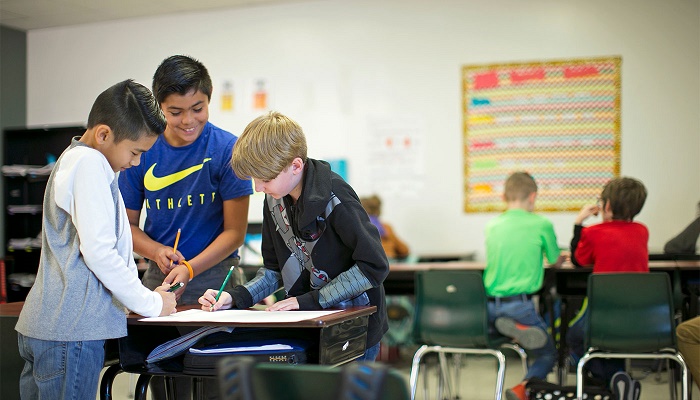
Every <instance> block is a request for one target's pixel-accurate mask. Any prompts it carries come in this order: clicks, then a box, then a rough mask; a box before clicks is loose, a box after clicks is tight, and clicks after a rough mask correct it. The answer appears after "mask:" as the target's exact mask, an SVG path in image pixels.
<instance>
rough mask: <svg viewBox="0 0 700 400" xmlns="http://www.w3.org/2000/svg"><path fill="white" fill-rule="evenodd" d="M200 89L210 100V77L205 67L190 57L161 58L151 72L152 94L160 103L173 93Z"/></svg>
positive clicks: (185, 92)
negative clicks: (153, 71) (156, 67)
mask: <svg viewBox="0 0 700 400" xmlns="http://www.w3.org/2000/svg"><path fill="white" fill-rule="evenodd" d="M192 90H194V91H200V92H202V93H204V94H205V95H207V99H209V100H211V90H212V84H211V78H210V77H209V71H207V68H206V67H205V66H204V64H202V63H201V62H199V61H198V60H195V59H194V58H192V57H189V56H183V55H176V56H170V57H168V58H166V59H165V60H163V62H162V63H160V65H159V66H158V69H156V72H155V74H153V94H154V95H155V97H156V100H157V101H158V104H161V103H163V102H164V101H165V99H166V98H167V97H168V96H170V95H171V94H173V93H177V94H179V95H185V94H187V93H189V92H190V91H192Z"/></svg>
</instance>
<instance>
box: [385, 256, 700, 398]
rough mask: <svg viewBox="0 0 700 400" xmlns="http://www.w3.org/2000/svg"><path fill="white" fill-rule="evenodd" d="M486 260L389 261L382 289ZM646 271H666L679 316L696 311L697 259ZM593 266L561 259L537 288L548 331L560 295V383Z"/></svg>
mask: <svg viewBox="0 0 700 400" xmlns="http://www.w3.org/2000/svg"><path fill="white" fill-rule="evenodd" d="M485 268H486V263H484V262H478V261H455V262H445V263H415V264H408V263H393V264H390V265H389V275H388V276H387V278H386V280H385V281H384V289H385V291H386V294H387V295H413V293H414V277H415V273H416V271H426V270H433V269H441V270H445V269H447V270H450V269H457V270H472V271H483V270H484V269H485ZM649 269H650V271H664V272H667V273H669V275H670V278H671V282H672V288H673V291H674V304H675V305H676V307H677V308H680V309H681V311H682V315H683V319H689V318H691V317H693V316H695V315H698V314H699V312H698V302H699V301H700V300H699V298H698V295H699V292H698V289H700V261H699V260H683V259H678V258H675V259H669V260H654V261H649ZM592 271H593V268H576V267H574V266H573V265H572V264H571V263H570V262H566V263H564V265H563V266H562V267H561V268H552V267H545V277H544V284H543V288H542V290H541V291H540V295H541V296H542V299H543V302H544V304H545V309H546V312H548V313H549V316H550V318H549V320H550V321H551V329H552V332H555V326H554V321H555V318H554V314H555V313H554V304H555V301H554V300H555V297H558V298H560V299H561V302H560V307H561V308H560V310H559V314H560V316H561V317H560V321H561V323H560V328H559V336H558V338H559V339H558V340H556V335H555V343H556V345H557V353H558V354H557V367H558V368H557V371H558V372H559V383H560V384H564V382H565V377H566V372H567V370H568V366H567V357H568V348H567V347H566V329H567V327H568V323H569V321H570V320H571V318H573V315H572V314H573V311H575V310H573V309H572V307H569V306H570V305H571V304H573V303H574V302H576V301H578V300H582V299H583V298H584V297H585V296H586V290H587V285H588V275H590V274H591V272H592Z"/></svg>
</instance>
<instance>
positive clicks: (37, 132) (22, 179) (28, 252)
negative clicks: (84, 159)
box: [2, 126, 85, 302]
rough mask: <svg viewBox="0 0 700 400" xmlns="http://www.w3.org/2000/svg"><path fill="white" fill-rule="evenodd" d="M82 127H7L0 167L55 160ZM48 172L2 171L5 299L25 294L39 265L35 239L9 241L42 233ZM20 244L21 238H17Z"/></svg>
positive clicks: (20, 297) (46, 162)
mask: <svg viewBox="0 0 700 400" xmlns="http://www.w3.org/2000/svg"><path fill="white" fill-rule="evenodd" d="M84 132H85V127H84V126H57V127H41V128H10V129H5V130H4V135H3V145H4V152H3V159H2V165H3V166H10V165H31V166H35V167H42V166H45V165H47V164H49V162H51V161H55V160H56V159H57V158H58V157H59V156H60V155H61V153H62V152H63V151H64V150H65V149H66V147H68V146H69V145H70V141H71V138H72V137H74V136H81V135H82V134H83V133H84ZM47 181H48V175H46V174H45V173H44V174H36V173H31V172H30V173H27V174H25V175H21V174H11V175H7V174H5V173H3V183H4V186H3V188H4V190H3V192H4V193H3V200H4V204H3V210H4V233H5V243H4V244H3V246H4V248H5V273H6V275H7V276H6V277H5V278H6V279H5V282H7V300H8V301H10V302H11V301H22V300H24V298H25V297H26V295H27V293H28V291H29V287H28V284H29V283H28V282H31V281H32V279H31V276H32V274H36V271H37V268H38V266H39V256H40V254H41V248H40V247H38V246H37V241H33V242H31V243H28V244H27V245H26V246H13V247H10V240H11V239H14V240H17V239H20V240H22V239H28V238H37V237H38V236H39V235H40V233H41V216H42V213H41V208H40V206H41V205H42V203H43V201H44V191H45V190H46V182H47ZM28 205H34V206H39V208H38V210H29V211H27V210H24V211H23V210H22V209H21V208H20V209H19V211H18V210H17V208H16V207H12V206H28ZM20 243H21V241H20Z"/></svg>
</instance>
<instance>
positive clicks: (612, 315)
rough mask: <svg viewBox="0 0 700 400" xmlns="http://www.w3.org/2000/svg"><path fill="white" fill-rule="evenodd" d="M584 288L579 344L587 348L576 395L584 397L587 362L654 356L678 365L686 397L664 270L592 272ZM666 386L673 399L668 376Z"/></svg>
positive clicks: (685, 370) (578, 371)
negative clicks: (585, 308) (585, 307)
mask: <svg viewBox="0 0 700 400" xmlns="http://www.w3.org/2000/svg"><path fill="white" fill-rule="evenodd" d="M587 292H588V315H587V318H588V320H587V330H586V334H585V337H584V343H585V346H586V348H587V349H588V350H587V351H586V353H585V354H584V355H583V357H581V360H580V361H579V362H578V366H577V368H576V397H577V399H579V400H580V399H581V398H582V395H583V368H584V366H585V365H586V363H587V362H588V361H589V360H591V359H593V358H622V359H630V358H634V359H649V358H653V359H666V360H674V361H676V362H677V363H678V364H679V365H680V366H681V369H682V382H681V385H682V399H683V400H688V386H689V379H688V367H687V366H686V364H685V361H684V360H683V357H682V356H681V354H680V353H679V352H678V348H677V347H676V334H675V320H674V306H673V292H672V290H671V283H670V280H669V276H668V274H667V273H665V272H650V273H646V274H644V273H641V274H633V273H624V274H591V275H590V276H589V277H588V289H587ZM671 372H672V371H669V373H671ZM669 384H670V385H671V396H672V397H671V398H675V393H676V391H675V389H676V383H675V378H674V377H673V375H672V374H671V378H670V379H669ZM643 390H644V387H643V386H642V391H643Z"/></svg>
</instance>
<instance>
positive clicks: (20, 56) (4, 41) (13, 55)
mask: <svg viewBox="0 0 700 400" xmlns="http://www.w3.org/2000/svg"><path fill="white" fill-rule="evenodd" d="M26 81H27V34H26V33H25V32H22V31H18V30H15V29H10V28H6V27H0V89H1V90H0V132H2V131H4V130H5V129H6V128H15V127H18V126H23V125H24V124H25V121H26V119H27V108H26V107H27V85H26V84H25V83H26ZM4 146H5V143H4V140H2V139H0V154H3V157H4V154H5V153H4V152H5V149H4ZM4 185H5V182H4V180H3V179H0V193H5V188H4ZM4 208H5V198H4V196H0V209H4ZM4 226H5V213H4V212H0V227H4ZM0 243H5V229H4V228H2V229H0ZM4 257H5V246H0V258H4ZM0 394H3V395H2V396H0V397H2V398H5V394H4V392H2V387H0ZM8 396H9V394H8Z"/></svg>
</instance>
